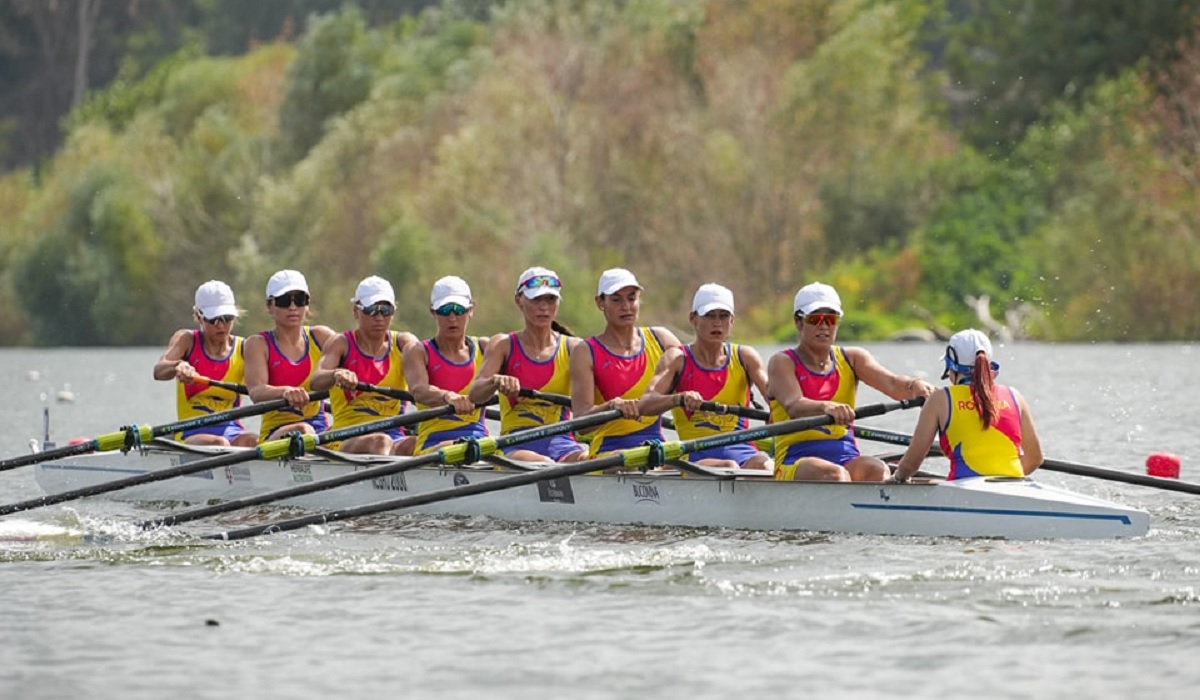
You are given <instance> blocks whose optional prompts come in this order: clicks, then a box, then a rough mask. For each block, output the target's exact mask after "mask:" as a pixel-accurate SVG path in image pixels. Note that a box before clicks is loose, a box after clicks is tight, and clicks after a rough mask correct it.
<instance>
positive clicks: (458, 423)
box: [414, 336, 488, 455]
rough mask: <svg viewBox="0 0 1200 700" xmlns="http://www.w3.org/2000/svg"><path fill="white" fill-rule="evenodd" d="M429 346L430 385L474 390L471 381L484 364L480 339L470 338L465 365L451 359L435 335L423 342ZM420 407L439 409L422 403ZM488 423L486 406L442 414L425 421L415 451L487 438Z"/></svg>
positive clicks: (418, 433) (457, 390)
mask: <svg viewBox="0 0 1200 700" xmlns="http://www.w3.org/2000/svg"><path fill="white" fill-rule="evenodd" d="M421 345H423V346H424V347H425V371H426V373H427V374H428V375H429V384H430V385H431V386H435V387H437V388H439V389H445V390H446V391H453V392H457V393H459V394H463V395H465V394H466V393H467V392H468V391H470V389H471V382H473V381H475V377H476V375H478V374H479V366H480V365H481V364H483V353H481V352H480V351H479V338H476V337H474V336H471V337H468V338H467V350H468V353H469V355H470V356H469V357H468V358H467V361H466V362H463V363H461V364H458V363H455V362H451V361H450V360H448V359H446V357H445V356H444V355H442V353H441V351H440V350H438V347H437V343H435V342H434V339H433V338H430V339H429V340H423V341H421ZM417 408H418V409H422V410H423V409H428V408H438V407H437V406H426V405H424V404H421V403H418V404H417ZM487 435H488V429H487V425H485V424H484V422H483V409H482V408H478V407H477V408H476V409H475V410H474V411H471V412H470V413H464V414H461V415H460V414H457V413H451V414H449V415H442V416H438V417H437V418H431V419H429V420H425V421H421V423H420V424H419V425H418V426H417V445H416V449H415V451H414V454H418V455H419V454H423V453H425V452H431V451H432V450H433V446H434V445H438V444H440V443H443V442H447V441H453V440H458V439H459V438H481V437H487Z"/></svg>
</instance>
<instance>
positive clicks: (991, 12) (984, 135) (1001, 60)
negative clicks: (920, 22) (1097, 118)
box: [930, 0, 1200, 152]
mask: <svg viewBox="0 0 1200 700" xmlns="http://www.w3.org/2000/svg"><path fill="white" fill-rule="evenodd" d="M946 5H947V6H948V7H949V9H950V12H949V13H948V14H947V15H944V16H942V17H943V19H944V20H945V22H946V23H945V24H937V25H936V26H932V27H931V30H930V36H931V38H935V39H937V40H942V39H944V40H945V41H946V42H947V43H946V45H945V60H946V63H947V65H948V67H949V69H950V74H951V77H952V80H953V84H954V85H955V90H956V92H957V94H958V96H957V98H956V103H957V104H956V105H955V112H956V117H957V119H958V120H960V122H961V123H962V125H963V132H964V134H965V135H966V137H967V139H968V140H969V141H970V142H971V143H972V144H973V145H974V146H975V147H976V148H978V149H980V150H986V151H1000V152H1007V151H1009V150H1011V149H1012V148H1014V147H1016V146H1017V145H1018V144H1019V143H1020V139H1021V137H1022V135H1023V134H1024V132H1025V130H1026V129H1027V128H1029V127H1030V126H1031V125H1032V124H1034V123H1035V122H1037V121H1038V120H1039V119H1040V118H1041V117H1042V116H1043V115H1044V114H1045V110H1046V108H1047V107H1051V106H1053V105H1054V103H1055V102H1056V101H1057V100H1059V99H1064V98H1065V99H1066V100H1068V101H1069V102H1071V103H1072V104H1078V103H1079V101H1080V100H1081V99H1082V98H1083V95H1084V94H1085V93H1086V91H1087V89H1088V88H1089V87H1091V86H1092V85H1094V84H1095V83H1096V82H1097V81H1099V80H1101V79H1104V78H1112V77H1115V76H1116V75H1118V74H1119V73H1120V72H1121V71H1122V70H1124V69H1126V68H1128V67H1131V66H1134V65H1137V63H1138V62H1139V61H1141V60H1142V59H1143V58H1147V57H1150V58H1153V59H1156V60H1158V61H1162V60H1164V59H1165V58H1168V57H1170V56H1171V54H1172V52H1173V51H1174V50H1175V48H1176V46H1177V43H1178V42H1179V41H1181V40H1183V39H1185V38H1187V37H1189V36H1190V35H1191V34H1192V33H1193V32H1194V22H1195V21H1196V18H1197V15H1198V11H1200V1H1198V0H1172V1H1171V2H1128V1H1127V0H1088V1H1087V2H1073V1H1071V0H1044V1H1042V2H1028V1H1027V0H947V1H946Z"/></svg>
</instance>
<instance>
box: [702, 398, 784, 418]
mask: <svg viewBox="0 0 1200 700" xmlns="http://www.w3.org/2000/svg"><path fill="white" fill-rule="evenodd" d="M700 410H701V411H710V412H712V413H729V414H732V415H735V416H740V417H742V418H754V419H755V420H761V421H765V420H767V419H769V418H770V417H771V414H770V412H768V411H764V410H762V409H759V408H750V407H749V406H736V405H734V404H728V403H717V402H716V401H705V402H703V403H701V404H700Z"/></svg>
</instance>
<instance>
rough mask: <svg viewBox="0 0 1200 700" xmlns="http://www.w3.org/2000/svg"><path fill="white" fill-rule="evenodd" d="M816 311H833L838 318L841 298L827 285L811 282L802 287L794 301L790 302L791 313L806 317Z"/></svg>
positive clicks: (840, 312) (840, 313)
mask: <svg viewBox="0 0 1200 700" xmlns="http://www.w3.org/2000/svg"><path fill="white" fill-rule="evenodd" d="M817 309H833V311H834V312H835V313H837V315H838V316H841V315H842V298H841V297H839V296H838V293H837V290H836V289H834V288H833V287H830V286H829V285H827V284H822V283H820V282H813V283H812V284H806V285H804V286H803V287H801V288H800V291H798V292H796V299H795V301H794V302H792V312H793V313H800V314H803V315H805V316H807V315H809V314H811V313H812V312H814V311H816V310H817Z"/></svg>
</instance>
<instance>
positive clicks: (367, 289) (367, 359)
mask: <svg viewBox="0 0 1200 700" xmlns="http://www.w3.org/2000/svg"><path fill="white" fill-rule="evenodd" d="M351 304H352V305H353V311H354V320H355V321H356V322H357V327H356V328H355V329H353V330H348V331H346V332H344V333H341V334H339V335H336V336H334V338H333V340H331V341H329V344H328V345H327V346H326V347H325V352H324V354H323V355H322V356H321V362H320V364H319V365H318V366H317V371H316V372H314V373H313V376H312V382H311V385H312V388H313V390H314V391H322V390H324V389H330V388H332V387H334V386H335V385H336V386H337V388H336V389H334V390H333V392H332V393H331V394H330V397H329V402H330V403H331V404H332V408H333V427H335V428H345V427H349V426H352V425H362V424H363V423H369V422H371V421H375V420H380V419H382V418H387V417H389V416H395V415H399V414H400V413H401V412H403V410H404V402H402V401H401V400H400V399H397V398H391V397H388V396H384V395H383V394H376V393H373V392H369V391H356V390H355V388H354V387H355V386H356V385H357V384H358V383H359V382H365V383H367V384H374V385H376V386H381V387H388V388H391V389H401V390H406V389H408V384H407V382H405V379H404V352H405V351H407V350H408V349H409V348H411V347H412V346H413V345H415V344H416V343H417V337H416V336H415V335H413V334H412V333H408V332H406V331H393V330H390V327H391V325H392V317H393V316H394V315H395V314H396V293H395V291H393V289H392V285H391V283H390V282H388V281H387V280H385V279H383V278H382V277H377V276H375V275H372V276H370V277H367V278H366V279H364V280H363V281H361V282H359V283H358V288H357V289H356V290H355V292H354V298H353V299H351ZM415 443H416V438H415V437H413V436H411V435H409V436H405V435H404V434H403V433H402V432H401V430H400V428H392V429H390V430H386V431H383V432H378V433H370V434H368V435H359V436H358V437H352V438H350V439H348V440H345V441H344V442H342V443H341V444H340V445H337V449H339V450H341V451H342V452H357V453H367V454H381V455H385V454H393V455H411V454H412V452H413V445H414V444H415Z"/></svg>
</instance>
